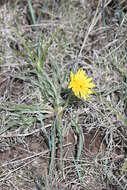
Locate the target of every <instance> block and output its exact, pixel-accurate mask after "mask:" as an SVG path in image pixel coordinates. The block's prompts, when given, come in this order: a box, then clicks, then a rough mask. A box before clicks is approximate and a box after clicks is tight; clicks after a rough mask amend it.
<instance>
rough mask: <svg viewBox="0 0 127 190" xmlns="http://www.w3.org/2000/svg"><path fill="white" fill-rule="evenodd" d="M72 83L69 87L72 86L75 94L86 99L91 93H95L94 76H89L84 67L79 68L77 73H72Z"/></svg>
mask: <svg viewBox="0 0 127 190" xmlns="http://www.w3.org/2000/svg"><path fill="white" fill-rule="evenodd" d="M70 79H71V80H70V83H69V85H68V88H71V89H72V91H73V92H74V94H75V96H77V97H78V98H83V99H86V98H88V97H89V95H90V94H93V93H94V91H93V88H94V87H95V84H94V83H93V82H92V80H93V79H92V77H88V76H87V74H86V72H85V71H84V70H83V69H79V70H78V71H77V73H75V74H73V73H72V72H71V73H70Z"/></svg>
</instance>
